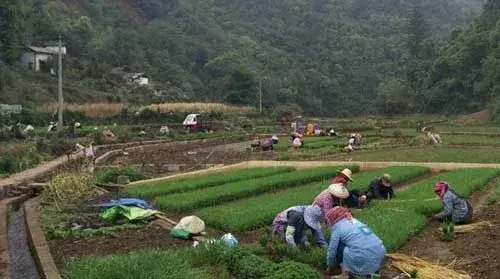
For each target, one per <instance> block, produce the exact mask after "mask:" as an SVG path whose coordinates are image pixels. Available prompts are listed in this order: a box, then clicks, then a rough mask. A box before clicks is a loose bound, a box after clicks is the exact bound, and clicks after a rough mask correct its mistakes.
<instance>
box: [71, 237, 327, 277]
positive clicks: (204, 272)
mask: <svg viewBox="0 0 500 279" xmlns="http://www.w3.org/2000/svg"><path fill="white" fill-rule="evenodd" d="M201 246H202V247H199V248H196V249H193V248H185V249H180V250H165V251H161V250H144V251H139V252H134V253H128V254H121V255H110V256H104V257H88V258H84V259H79V260H75V261H72V262H69V263H68V264H67V265H66V266H65V267H64V269H63V270H62V276H63V278H67V279H118V278H120V279H122V278H142V279H173V278H175V279H191V278H199V279H215V278H217V279H229V278H239V279H261V278H263V279H294V278H302V279H320V278H321V276H320V274H319V273H318V272H317V271H315V270H314V269H312V268H311V267H309V266H307V265H305V264H301V263H297V262H292V261H284V262H281V263H274V262H272V261H271V260H269V259H266V258H263V257H259V256H257V255H254V254H252V253H251V252H250V251H249V250H247V249H244V248H239V247H236V248H227V247H224V246H222V245H210V246H207V247H203V246H204V244H201Z"/></svg>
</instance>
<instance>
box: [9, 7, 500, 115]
mask: <svg viewBox="0 0 500 279" xmlns="http://www.w3.org/2000/svg"><path fill="white" fill-rule="evenodd" d="M483 2H484V1H483V0H468V1H465V0H443V1H432V0H421V1H416V0H414V1H402V0H378V1H373V0H330V1H327V0H310V1H305V0H286V1H263V0H245V1H242V0H234V1H228V0H215V1H210V0H204V1H195V0H183V1H180V0H148V1H146V0H135V1H133V0H65V1H61V0H4V1H2V3H0V30H1V31H0V59H1V60H3V61H4V62H5V63H0V67H1V73H0V101H4V102H21V101H26V100H28V101H33V102H39V101H50V100H54V99H55V97H56V94H55V93H56V92H57V91H56V90H54V89H55V86H56V84H57V83H56V80H55V77H50V76H48V77H47V76H43V75H42V74H36V75H35V74H27V73H25V72H23V71H22V70H20V69H19V68H18V67H16V66H15V64H16V62H17V61H18V58H19V55H20V51H21V47H22V46H23V45H24V44H27V43H33V44H38V43H42V42H46V41H53V40H54V39H56V38H57V35H58V34H59V33H61V34H62V36H63V38H64V40H65V42H66V43H67V47H68V52H69V56H68V57H67V59H65V67H64V75H65V85H66V86H67V87H68V88H65V92H67V95H68V97H67V99H68V100H69V101H74V102H82V101H89V100H92V101H93V100H95V101H101V100H108V101H119V100H121V99H127V100H129V101H133V102H144V103H147V102H151V101H152V94H150V93H151V92H150V90H144V89H138V88H132V89H131V88H127V87H125V86H123V82H122V80H121V77H122V75H123V74H124V73H126V72H145V73H147V74H149V75H150V76H151V77H152V80H153V81H154V82H155V84H156V85H155V86H156V87H157V88H159V89H162V90H163V92H164V94H163V95H162V97H159V98H160V99H161V100H160V101H171V100H183V101H186V100H210V101H216V102H227V103H232V104H238V105H240V104H243V105H252V106H256V105H257V102H258V95H257V88H258V86H259V83H260V82H262V91H263V94H264V106H265V107H269V108H276V106H277V105H278V104H279V105H298V106H300V107H301V108H302V109H303V110H304V112H305V113H307V114H314V115H328V116H347V115H354V114H362V113H367V112H371V113H404V112H441V111H442V109H443V108H442V106H441V105H440V104H441V102H442V100H443V98H444V97H446V96H448V94H449V92H452V93H453V94H462V93H461V92H460V91H457V90H455V87H453V86H451V85H450V82H449V79H450V78H448V77H446V76H440V75H446V73H442V72H439V69H440V68H439V67H440V64H439V61H442V60H436V58H437V57H440V56H441V55H444V57H446V52H447V51H448V52H451V51H453V49H454V47H453V45H454V44H457V43H455V42H454V40H456V38H457V37H459V38H461V37H464V36H465V35H464V34H466V32H468V31H463V32H465V33H463V32H462V33H461V32H460V31H456V32H454V33H451V32H452V31H453V30H454V29H455V28H459V27H464V30H468V29H467V27H466V26H467V25H468V24H469V23H470V22H471V20H472V19H473V17H474V15H477V14H479V13H480V11H481V8H482V5H483ZM490 2H495V1H490ZM490 6H491V5H490ZM487 7H489V6H487ZM482 18H484V16H483V17H482ZM484 20H486V19H484ZM479 21H480V20H479ZM450 34H452V36H451V37H452V42H450V46H449V45H448V43H447V42H446V40H447V39H448V37H450ZM475 36H477V37H479V36H480V35H479V34H477V33H476V34H475ZM475 42H477V40H475ZM477 55H480V54H479V53H478V54H477ZM443 59H444V58H443ZM471 59H472V58H471ZM474 63H476V64H477V63H480V61H475V62H474ZM451 66H457V65H451ZM464 66H465V65H464ZM457 67H458V66H457ZM448 73H449V74H450V75H453V76H452V77H451V79H457V78H458V77H457V76H456V75H454V71H448ZM461 74H463V75H467V73H461ZM42 76H43V77H42ZM467 77H470V75H467ZM443 84H444V85H443ZM468 84H469V85H470V83H468ZM446 86H448V88H445V89H446V90H442V89H443V87H446ZM33 92H38V94H33ZM103 92H107V93H103ZM455 92H458V93H455ZM464 93H467V92H465V91H464ZM474 94H476V93H475V92H474ZM486 95H488V94H483V95H481V96H480V98H477V100H474V102H473V103H470V102H469V101H465V99H467V96H465V95H464V96H460V98H456V99H454V102H453V104H450V105H447V106H446V109H447V110H448V111H449V112H456V111H457V110H458V109H466V110H474V109H476V108H477V107H480V106H482V105H484V104H485V103H487V101H488V98H487V97H486ZM488 96H490V95H488ZM157 99H158V97H157ZM156 101H158V100H156Z"/></svg>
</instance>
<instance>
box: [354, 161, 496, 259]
mask: <svg viewBox="0 0 500 279" xmlns="http://www.w3.org/2000/svg"><path fill="white" fill-rule="evenodd" d="M499 173H500V170H498V169H461V170H456V171H453V172H449V173H445V174H441V175H438V176H434V177H432V178H429V179H427V180H425V181H422V182H419V183H416V184H414V185H412V186H411V187H410V188H409V189H406V190H404V191H401V192H399V193H397V195H396V198H395V199H394V200H391V201H375V202H374V203H373V206H371V207H370V208H367V209H365V210H363V211H361V212H355V215H356V217H357V218H359V219H360V220H362V221H363V222H365V223H366V224H367V225H368V226H369V227H370V228H371V229H372V230H373V231H374V232H375V233H376V234H377V235H378V236H379V237H380V238H381V239H382V240H383V242H384V245H385V247H386V248H387V250H389V251H393V250H395V249H397V248H399V247H400V246H401V245H403V244H404V243H405V242H406V241H407V240H408V238H409V237H410V236H411V235H413V234H416V233H417V232H418V231H420V230H421V229H422V228H423V227H424V226H425V224H426V221H427V219H426V216H428V215H430V214H435V213H437V212H439V211H440V210H441V209H442V203H441V200H439V199H438V197H437V196H436V194H434V190H433V186H434V184H435V183H436V182H437V181H439V180H444V181H447V182H448V183H450V185H451V187H452V188H453V189H454V190H455V191H457V192H458V193H459V194H461V195H463V196H466V197H467V196H469V195H470V194H471V193H472V192H474V191H476V190H480V189H483V188H485V187H486V186H487V184H488V182H489V181H490V180H491V179H493V178H494V177H495V176H497V175H498V174H499Z"/></svg>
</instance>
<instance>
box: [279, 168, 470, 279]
mask: <svg viewBox="0 0 500 279" xmlns="http://www.w3.org/2000/svg"><path fill="white" fill-rule="evenodd" d="M351 181H353V178H352V171H351V170H350V169H344V170H342V171H340V172H338V173H337V175H336V176H335V177H334V178H333V179H332V181H331V184H330V185H329V186H328V188H327V189H325V190H323V191H322V192H321V193H320V194H319V195H318V196H316V198H315V199H314V201H313V202H312V205H297V206H293V207H290V208H287V209H285V210H283V211H281V212H279V213H278V214H277V215H276V217H275V218H274V221H273V224H272V227H271V231H272V234H273V236H274V237H278V238H279V239H281V240H282V241H285V242H286V243H287V244H289V245H291V246H293V247H303V246H310V243H309V242H308V240H307V236H306V231H307V230H310V231H311V232H312V235H313V236H314V238H315V241H316V245H317V246H319V247H321V248H324V249H327V258H326V262H327V265H328V271H329V272H332V271H333V270H335V269H337V270H338V269H340V270H341V275H340V276H342V278H355V277H356V276H357V277H366V278H370V276H371V275H373V274H376V273H378V272H379V270H380V268H381V265H382V262H383V260H384V257H385V253H386V250H385V247H384V245H383V243H382V241H381V240H380V239H379V238H378V237H377V235H375V234H374V233H373V232H372V231H371V230H370V228H368V226H367V225H365V224H364V223H362V222H361V221H359V220H356V219H355V218H354V217H353V216H352V215H351V213H350V211H349V209H348V208H356V209H362V208H363V207H365V206H367V205H368V203H369V202H370V200H373V199H392V198H394V197H395V194H394V190H393V188H392V185H391V176H390V175H389V174H384V175H382V176H380V177H377V178H375V179H374V180H372V181H371V182H370V185H369V186H368V187H367V189H366V190H365V191H355V190H353V191H349V190H348V188H347V185H348V183H349V182H351ZM434 190H435V192H436V194H437V195H438V196H439V197H440V198H441V200H442V201H443V204H444V210H443V211H442V212H440V213H439V214H437V215H435V216H434V217H432V218H431V220H445V219H451V221H452V222H454V223H456V224H463V223H468V222H470V221H471V218H472V206H471V205H470V203H469V202H468V201H466V200H465V199H464V198H462V197H460V196H459V195H458V194H457V193H456V192H454V191H453V190H452V189H451V187H450V186H449V185H448V184H447V183H446V182H442V181H441V182H438V183H437V184H436V185H435V187H434ZM322 224H326V225H328V226H329V227H330V228H331V232H332V233H331V236H330V240H329V241H326V240H325V236H324V235H323V231H322V229H321V225H322Z"/></svg>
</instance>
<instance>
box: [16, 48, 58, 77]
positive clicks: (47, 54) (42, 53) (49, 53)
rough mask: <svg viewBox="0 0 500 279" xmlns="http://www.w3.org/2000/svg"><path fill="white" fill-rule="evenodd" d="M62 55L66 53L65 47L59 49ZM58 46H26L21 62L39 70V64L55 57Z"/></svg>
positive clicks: (36, 70) (34, 69)
mask: <svg viewBox="0 0 500 279" xmlns="http://www.w3.org/2000/svg"><path fill="white" fill-rule="evenodd" d="M61 52H62V54H63V55H65V54H66V47H65V46H63V47H62V49H61ZM58 54H59V46H57V45H46V46H44V47H36V46H27V47H25V48H24V51H23V53H22V55H21V64H22V65H23V66H25V67H27V68H29V69H31V70H33V71H35V72H38V71H40V64H42V63H43V62H47V61H48V60H50V59H57V55H58Z"/></svg>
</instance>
